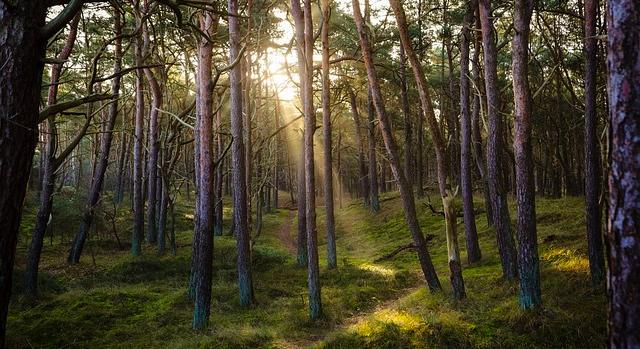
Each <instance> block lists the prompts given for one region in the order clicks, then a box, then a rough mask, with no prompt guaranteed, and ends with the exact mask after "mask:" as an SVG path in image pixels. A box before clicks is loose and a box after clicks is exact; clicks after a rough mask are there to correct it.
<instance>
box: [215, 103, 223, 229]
mask: <svg viewBox="0 0 640 349" xmlns="http://www.w3.org/2000/svg"><path fill="white" fill-rule="evenodd" d="M219 100H220V99H218V101H219ZM215 129H216V141H215V142H216V154H218V157H220V156H222V153H223V152H224V148H223V147H224V144H223V139H222V109H221V110H219V111H218V112H217V113H216V123H215ZM223 169H224V166H222V164H219V165H218V166H217V167H216V169H215V171H216V173H215V188H214V192H215V195H214V198H215V200H216V202H215V205H214V208H213V209H214V219H213V225H214V228H213V233H214V234H215V235H216V236H221V235H222V220H223V218H224V216H223V208H224V206H223V201H222V182H223V175H224V172H223Z"/></svg>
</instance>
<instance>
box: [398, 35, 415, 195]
mask: <svg viewBox="0 0 640 349" xmlns="http://www.w3.org/2000/svg"><path fill="white" fill-rule="evenodd" d="M406 67H407V57H406V54H405V52H404V47H402V45H400V104H401V105H402V116H403V117H404V146H405V151H404V173H405V175H406V176H407V181H408V182H409V185H411V186H412V185H413V182H414V180H413V175H414V171H413V166H412V165H413V157H412V154H413V151H412V150H411V148H412V136H411V112H410V111H409V96H408V95H409V91H408V88H407V69H406Z"/></svg>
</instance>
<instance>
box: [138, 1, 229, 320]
mask: <svg viewBox="0 0 640 349" xmlns="http://www.w3.org/2000/svg"><path fill="white" fill-rule="evenodd" d="M232 1H233V0H232ZM230 5H231V2H230ZM229 13H236V12H235V9H233V8H231V6H230V8H229ZM230 18H232V17H230ZM233 18H235V17H233ZM198 19H199V26H200V30H202V31H203V32H204V33H207V34H208V35H214V34H215V32H216V29H217V24H218V18H217V17H216V16H214V15H212V14H210V13H201V14H200V15H199V18H198ZM212 50H213V44H212V43H211V42H210V41H208V40H207V39H205V38H200V40H199V43H198V71H197V84H198V89H197V95H196V129H195V130H194V133H195V137H196V138H197V139H198V142H197V149H196V154H197V161H198V167H197V173H196V177H197V180H196V188H197V193H196V195H197V196H198V198H197V201H196V215H195V217H196V222H195V225H194V226H195V231H194V233H193V240H194V242H193V254H192V261H193V262H192V276H191V278H192V280H191V283H192V288H193V289H192V293H193V299H194V309H193V322H192V327H193V328H194V329H202V328H204V327H206V326H207V325H208V322H209V315H210V313H211V277H212V272H213V234H212V232H213V222H212V220H213V169H212V168H211V166H212V165H213V154H212V153H213V144H212V143H213V142H212V137H213V132H212V131H213V129H212V123H213V115H212V113H213V98H212V87H213V86H212V83H213V82H212V77H211V73H212V68H211V56H212ZM149 188H151V187H149Z"/></svg>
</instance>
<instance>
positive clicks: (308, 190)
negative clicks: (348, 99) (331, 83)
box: [302, 0, 322, 320]
mask: <svg viewBox="0 0 640 349" xmlns="http://www.w3.org/2000/svg"><path fill="white" fill-rule="evenodd" d="M311 1H312V0H305V1H304V11H303V18H304V58H305V60H304V62H305V70H304V73H305V79H304V85H302V88H303V89H304V93H303V96H304V100H303V103H302V105H303V109H304V170H305V196H306V197H305V199H306V200H305V201H306V205H305V206H306V207H305V210H306V211H305V215H306V219H307V226H306V228H307V259H308V264H307V283H308V287H309V317H310V318H311V320H317V319H319V318H320V317H321V316H322V301H321V295H320V267H319V264H318V234H317V231H316V179H315V159H314V149H313V136H314V134H315V131H316V114H315V109H314V107H313V41H314V37H313V35H314V32H313V19H312V12H311Z"/></svg>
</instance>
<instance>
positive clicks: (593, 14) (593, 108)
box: [584, 0, 605, 287]
mask: <svg viewBox="0 0 640 349" xmlns="http://www.w3.org/2000/svg"><path fill="white" fill-rule="evenodd" d="M597 9H598V0H585V3H584V18H585V23H584V29H585V30H584V32H585V38H584V52H585V77H584V95H585V102H584V154H585V156H584V160H585V164H584V168H585V190H584V192H585V208H586V221H587V243H588V248H589V269H590V271H591V281H592V284H593V286H594V287H600V286H602V281H603V280H604V276H605V266H604V253H603V245H602V213H601V210H600V204H599V203H598V200H600V185H601V178H602V173H601V172H602V168H601V163H600V149H599V146H598V143H599V141H598V115H597V105H596V88H597V86H596V84H597V66H598V57H597V51H598V46H597V45H598V42H597V39H596V38H595V36H596V21H597Z"/></svg>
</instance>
